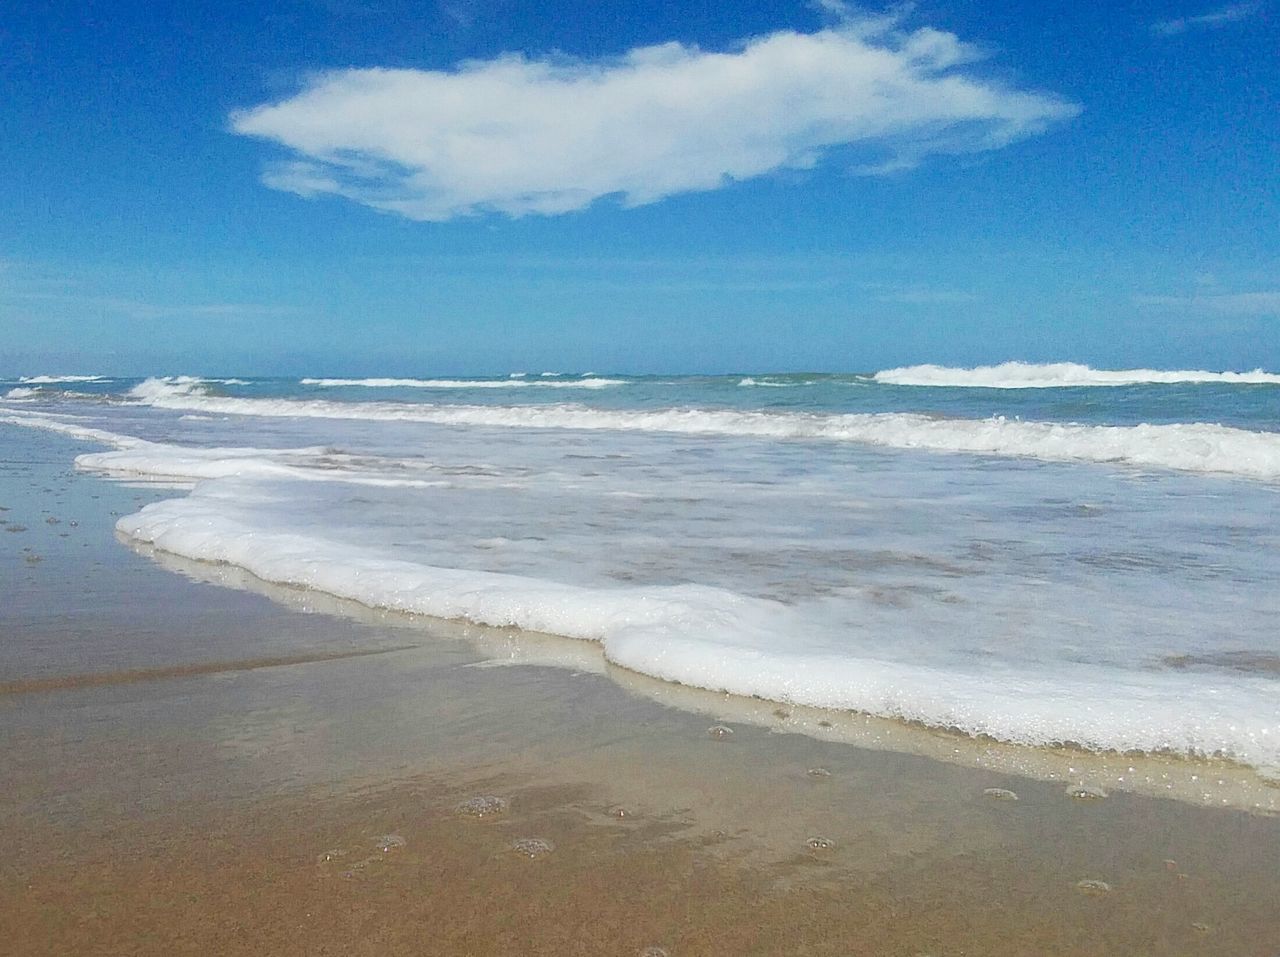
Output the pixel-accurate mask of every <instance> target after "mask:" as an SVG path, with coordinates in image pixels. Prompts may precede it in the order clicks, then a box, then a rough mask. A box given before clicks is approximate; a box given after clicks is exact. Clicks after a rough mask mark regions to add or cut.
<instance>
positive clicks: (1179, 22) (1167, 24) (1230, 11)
mask: <svg viewBox="0 0 1280 957" xmlns="http://www.w3.org/2000/svg"><path fill="white" fill-rule="evenodd" d="M1261 12H1262V4H1261V3H1235V4H1232V5H1231V6H1229V7H1221V8H1219V9H1217V10H1211V11H1209V12H1208V13H1202V14H1200V15H1199V16H1195V17H1179V18H1178V19H1176V20H1160V21H1158V22H1156V23H1153V24H1151V30H1152V32H1154V33H1158V34H1159V35H1160V36H1162V37H1173V36H1177V35H1178V34H1180V33H1186V32H1187V31H1188V30H1202V29H1211V28H1213V27H1225V26H1226V25H1227V24H1229V23H1238V22H1239V21H1241V20H1248V19H1249V18H1250V17H1253V16H1257V15H1258V14H1259V13H1261Z"/></svg>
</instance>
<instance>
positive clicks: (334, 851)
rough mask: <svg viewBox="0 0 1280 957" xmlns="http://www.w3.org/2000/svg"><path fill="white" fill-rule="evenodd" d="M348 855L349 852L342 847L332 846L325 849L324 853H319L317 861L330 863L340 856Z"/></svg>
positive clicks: (318, 862)
mask: <svg viewBox="0 0 1280 957" xmlns="http://www.w3.org/2000/svg"><path fill="white" fill-rule="evenodd" d="M346 856H347V852H346V851H344V850H343V849H342V848H340V847H331V848H329V850H327V851H325V852H324V853H323V854H319V855H317V856H316V863H317V864H328V863H330V862H332V861H336V860H338V858H340V857H346Z"/></svg>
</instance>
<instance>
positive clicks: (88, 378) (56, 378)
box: [18, 375, 109, 385]
mask: <svg viewBox="0 0 1280 957" xmlns="http://www.w3.org/2000/svg"><path fill="white" fill-rule="evenodd" d="M108 378H109V377H108V376H105V375H24V376H23V377H22V378H20V379H19V380H18V381H19V382H23V383H26V384H27V385H53V384H55V383H58V382H106V381H107V379H108Z"/></svg>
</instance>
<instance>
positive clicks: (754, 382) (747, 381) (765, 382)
mask: <svg viewBox="0 0 1280 957" xmlns="http://www.w3.org/2000/svg"><path fill="white" fill-rule="evenodd" d="M738 385H740V386H746V387H752V386H754V387H756V388H761V389H790V388H793V387H794V386H798V385H813V383H812V382H808V381H806V382H799V381H797V382H778V381H777V380H775V379H757V378H755V377H754V376H747V377H745V378H744V379H742V380H741V381H740V382H739V383H738Z"/></svg>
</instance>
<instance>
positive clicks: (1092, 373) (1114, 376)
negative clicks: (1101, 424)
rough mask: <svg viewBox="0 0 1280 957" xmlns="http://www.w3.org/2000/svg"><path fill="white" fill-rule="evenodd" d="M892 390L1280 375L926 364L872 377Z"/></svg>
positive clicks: (1267, 380)
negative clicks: (898, 388)
mask: <svg viewBox="0 0 1280 957" xmlns="http://www.w3.org/2000/svg"><path fill="white" fill-rule="evenodd" d="M872 379H874V380H875V381H876V382H880V383H884V384H886V385H921V386H947V387H951V388H974V389H1062V388H1074V387H1078V386H1122V385H1155V384H1174V383H1204V382H1225V383H1231V384H1235V385H1280V375H1277V374H1276V373H1274V372H1263V371H1262V370H1261V369H1255V370H1254V371H1252V372H1205V371H1201V370H1195V369H1172V370H1167V369H1117V370H1110V369H1091V368H1090V367H1089V366H1086V365H1079V364H1077V363H1074V362H1050V363H1044V364H1036V363H1031V362H1002V363H1000V364H999V365H994V366H976V367H974V368H972V369H957V368H951V367H948V366H935V365H921V366H904V367H902V368H899V369H885V370H884V371H882V372H877V373H876V374H875V375H874V376H872Z"/></svg>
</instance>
